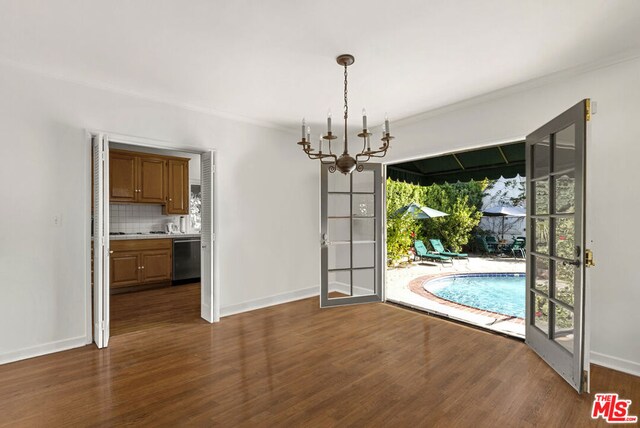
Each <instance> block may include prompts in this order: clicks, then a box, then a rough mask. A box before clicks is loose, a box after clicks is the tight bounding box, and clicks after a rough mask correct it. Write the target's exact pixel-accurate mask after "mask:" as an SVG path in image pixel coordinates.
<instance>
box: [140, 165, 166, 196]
mask: <svg viewBox="0 0 640 428" xmlns="http://www.w3.org/2000/svg"><path fill="white" fill-rule="evenodd" d="M165 175H166V161H165V160H164V159H162V158H158V157H151V156H140V157H138V183H139V184H138V189H137V190H138V192H137V193H138V200H137V202H142V203H157V204H162V203H164V202H165V198H166V191H165Z"/></svg>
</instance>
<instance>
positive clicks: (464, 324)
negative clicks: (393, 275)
mask: <svg viewBox="0 0 640 428" xmlns="http://www.w3.org/2000/svg"><path fill="white" fill-rule="evenodd" d="M384 303H386V304H388V305H390V306H394V307H396V308H398V309H404V310H405V311H411V312H414V313H418V314H421V315H425V316H429V317H434V318H439V319H441V320H444V321H449V322H452V323H455V324H458V325H460V326H462V327H468V328H472V329H474V330H479V331H482V332H484V333H490V334H494V335H496V336H502V337H505V338H507V339H512V340H515V341H518V342H522V343H524V341H525V339H524V337H519V336H514V335H511V334H507V333H504V332H501V331H497V330H493V329H489V328H485V327H482V326H480V325H478V324H473V323H470V322H467V321H464V320H461V319H458V318H453V317H450V316H449V315H447V314H443V313H440V312H435V311H430V310H428V309H423V308H419V307H416V306H412V305H410V304H407V303H403V302H398V301H391V300H387V301H385V302H384Z"/></svg>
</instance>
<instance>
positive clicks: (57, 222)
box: [53, 214, 62, 227]
mask: <svg viewBox="0 0 640 428" xmlns="http://www.w3.org/2000/svg"><path fill="white" fill-rule="evenodd" d="M53 225H54V226H55V227H60V226H62V214H54V216H53Z"/></svg>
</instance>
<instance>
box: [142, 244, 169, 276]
mask: <svg viewBox="0 0 640 428" xmlns="http://www.w3.org/2000/svg"><path fill="white" fill-rule="evenodd" d="M140 257H141V261H142V269H141V272H142V282H143V283H150V282H160V281H170V280H171V250H147V251H143V252H142V253H140Z"/></svg>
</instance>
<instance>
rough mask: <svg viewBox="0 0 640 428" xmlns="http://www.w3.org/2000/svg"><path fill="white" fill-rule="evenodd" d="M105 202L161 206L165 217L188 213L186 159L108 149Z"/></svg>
mask: <svg viewBox="0 0 640 428" xmlns="http://www.w3.org/2000/svg"><path fill="white" fill-rule="evenodd" d="M109 180H110V183H109V200H110V202H115V203H141V204H161V205H163V210H164V213H165V214H189V199H190V195H189V159H187V158H179V157H173V156H162V155H156V154H149V153H140V152H130V151H126V150H117V149H112V150H110V151H109Z"/></svg>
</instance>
